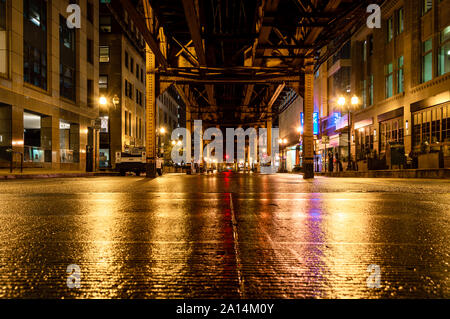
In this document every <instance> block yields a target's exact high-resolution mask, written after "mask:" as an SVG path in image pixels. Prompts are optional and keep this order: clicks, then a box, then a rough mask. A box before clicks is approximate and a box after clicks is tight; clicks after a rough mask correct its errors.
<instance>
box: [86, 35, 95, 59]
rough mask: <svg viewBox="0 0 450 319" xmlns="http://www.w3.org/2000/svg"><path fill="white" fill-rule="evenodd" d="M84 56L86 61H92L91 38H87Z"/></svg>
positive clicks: (92, 44) (92, 43)
mask: <svg viewBox="0 0 450 319" xmlns="http://www.w3.org/2000/svg"><path fill="white" fill-rule="evenodd" d="M86 50H87V52H86V58H87V61H88V62H89V63H91V64H93V63H94V41H92V40H91V39H87V46H86Z"/></svg>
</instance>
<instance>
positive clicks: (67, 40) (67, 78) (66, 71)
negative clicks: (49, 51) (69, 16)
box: [59, 15, 76, 101]
mask: <svg viewBox="0 0 450 319" xmlns="http://www.w3.org/2000/svg"><path fill="white" fill-rule="evenodd" d="M75 54H76V50H75V29H69V28H68V27H67V23H66V18H65V17H63V16H62V15H60V16H59V56H60V59H59V60H60V70H59V72H60V73H59V95H60V96H62V97H65V98H67V99H70V100H72V101H75V67H76V61H75V59H76V55H75Z"/></svg>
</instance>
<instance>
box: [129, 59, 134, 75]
mask: <svg viewBox="0 0 450 319" xmlns="http://www.w3.org/2000/svg"><path fill="white" fill-rule="evenodd" d="M130 72H131V73H134V60H133V58H130Z"/></svg>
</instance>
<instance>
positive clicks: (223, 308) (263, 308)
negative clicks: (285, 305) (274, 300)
mask: <svg viewBox="0 0 450 319" xmlns="http://www.w3.org/2000/svg"><path fill="white" fill-rule="evenodd" d="M273 305H274V304H235V305H233V304H220V313H226V314H230V313H272V308H273Z"/></svg>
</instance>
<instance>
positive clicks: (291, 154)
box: [286, 146, 297, 172]
mask: <svg viewBox="0 0 450 319" xmlns="http://www.w3.org/2000/svg"><path fill="white" fill-rule="evenodd" d="M296 148H297V147H296V146H291V147H288V148H287V149H286V170H287V171H288V172H292V171H293V170H294V168H295V165H296V164H295V163H296V156H297V151H296Z"/></svg>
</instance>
